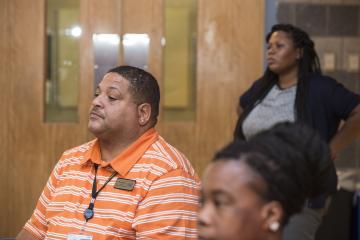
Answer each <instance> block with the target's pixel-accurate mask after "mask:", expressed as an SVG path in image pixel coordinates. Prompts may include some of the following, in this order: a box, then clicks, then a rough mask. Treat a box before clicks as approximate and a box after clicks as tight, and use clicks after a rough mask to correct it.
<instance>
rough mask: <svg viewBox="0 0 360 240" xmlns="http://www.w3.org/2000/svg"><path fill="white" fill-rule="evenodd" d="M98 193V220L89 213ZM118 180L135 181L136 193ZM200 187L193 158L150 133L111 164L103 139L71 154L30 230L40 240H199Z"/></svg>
mask: <svg viewBox="0 0 360 240" xmlns="http://www.w3.org/2000/svg"><path fill="white" fill-rule="evenodd" d="M95 164H98V165H99V168H98V171H97V175H96V180H97V189H99V188H101V186H103V185H104V183H105V182H106V180H108V178H109V176H110V175H111V174H112V172H113V171H114V170H115V171H116V172H117V175H116V176H115V177H114V178H113V179H112V180H111V181H110V182H109V183H108V184H107V185H106V186H105V188H104V189H103V190H102V191H101V192H100V193H99V195H98V196H97V198H96V201H95V206H94V217H93V218H92V219H90V220H89V221H88V222H87V223H85V218H84V216H83V214H84V211H85V209H86V208H88V206H89V203H90V200H91V190H92V185H93V181H94V177H95V170H94V165H95ZM118 178H125V179H131V180H135V181H136V183H135V186H134V188H133V189H132V190H130V191H129V190H122V189H119V188H115V187H114V186H115V183H116V180H117V179H118ZM199 189H200V181H199V178H198V177H197V175H196V173H195V171H194V169H193V167H192V166H191V164H190V162H189V161H188V160H187V158H186V157H185V156H184V155H183V154H182V153H181V152H179V151H178V150H177V149H175V148H174V147H173V146H171V145H170V144H168V143H167V142H165V140H164V139H163V138H162V137H161V136H159V135H158V133H157V132H156V130H155V129H150V130H148V131H147V132H146V133H144V134H143V135H142V136H141V137H140V138H139V139H137V140H136V141H135V142H134V143H132V144H131V145H130V146H129V147H128V148H127V149H126V150H125V151H123V152H122V153H121V154H120V155H119V156H117V157H116V158H115V159H113V160H112V161H110V162H104V161H102V160H101V154H100V148H99V142H98V140H97V139H95V140H93V141H91V142H89V143H86V144H83V145H81V146H79V147H76V148H73V149H70V150H68V151H65V152H64V153H63V155H62V157H61V159H60V160H59V162H58V163H57V164H56V166H55V168H54V170H53V172H52V173H51V175H50V178H49V180H48V182H47V184H46V186H45V188H44V190H43V192H42V194H41V196H40V198H39V200H38V203H37V206H36V209H35V210H34V213H33V215H32V216H31V218H30V220H29V221H28V222H27V223H26V224H25V226H24V229H25V230H26V231H28V232H30V233H31V234H32V235H33V236H35V237H36V238H39V239H67V236H68V234H71V233H78V232H80V231H81V229H83V233H86V235H91V236H93V239H99V240H102V239H196V238H197V231H196V222H197V210H198V202H199V200H198V196H199Z"/></svg>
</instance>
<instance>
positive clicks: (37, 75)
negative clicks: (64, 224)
mask: <svg viewBox="0 0 360 240" xmlns="http://www.w3.org/2000/svg"><path fill="white" fill-rule="evenodd" d="M163 4H164V3H163V1H162V0H152V1H148V0H136V1H134V0H122V1H119V0H103V1H97V0H80V23H81V25H82V28H83V34H82V36H81V39H80V41H81V44H80V79H79V89H81V91H80V92H79V108H78V109H79V110H78V111H79V121H78V122H77V123H51V124H50V123H44V122H43V111H44V109H43V99H44V93H43V92H44V91H43V88H44V86H43V85H44V75H45V74H44V72H45V63H44V61H45V46H44V44H45V0H33V1H27V0H1V1H0V52H1V54H0V87H1V89H2V94H0V104H1V105H0V109H1V112H2V114H0V122H1V123H2V124H1V126H0V146H1V150H2V151H1V155H0V164H1V168H0V189H1V194H0V205H1V206H2V213H1V216H0V237H11V236H15V235H16V233H17V232H18V231H19V230H20V229H21V227H22V226H23V224H24V222H25V221H26V219H28V218H29V216H30V215H31V213H32V211H33V209H34V207H35V203H36V201H37V199H38V197H39V195H40V193H41V190H42V188H43V186H44V184H45V182H46V180H47V178H48V176H49V174H50V171H51V169H52V168H53V166H54V164H55V163H56V161H57V159H58V157H59V156H60V154H61V152H62V151H63V150H64V149H66V148H69V147H71V146H75V145H78V144H80V143H82V142H85V141H87V140H88V139H90V138H91V135H90V134H89V133H88V132H87V129H86V123H87V112H88V107H89V103H90V101H91V98H92V93H93V92H92V91H93V90H92V79H93V76H94V73H93V56H92V34H93V33H118V34H124V33H148V34H149V36H150V38H151V43H150V52H149V70H150V72H152V73H153V74H154V75H155V76H156V77H157V78H158V80H159V83H160V86H161V89H163V83H162V75H163V68H162V66H163V62H162V57H163V50H162V46H161V38H162V36H163V32H162V30H163V25H164V22H163V14H162V6H163ZM263 8H264V1H262V0H256V1H255V0H227V1H217V0H199V1H198V26H197V27H198V36H197V37H198V40H197V74H196V76H197V102H196V109H197V112H196V119H195V120H194V121H191V122H174V121H171V122H167V121H163V120H162V119H160V123H159V125H158V129H159V131H160V132H161V134H162V135H163V136H164V137H165V138H166V139H167V140H168V141H169V142H170V143H172V144H173V145H175V146H176V147H178V148H179V149H181V150H182V151H183V152H184V153H185V154H186V155H187V156H188V157H189V159H191V161H192V163H193V164H194V166H195V167H196V169H197V170H198V172H199V173H201V172H202V170H203V169H204V167H205V165H206V164H207V163H208V162H209V160H210V159H211V156H212V154H213V153H214V150H215V149H218V148H219V147H220V146H222V145H224V144H225V143H226V142H228V141H229V140H230V139H231V135H232V130H233V128H234V125H235V121H236V113H235V108H236V104H237V101H238V96H239V95H240V94H241V93H242V92H243V91H244V90H245V89H246V88H247V87H248V86H249V85H250V84H251V82H252V81H253V80H254V79H255V78H257V77H258V76H259V75H260V74H261V71H262V56H263V55H262V54H263V47H262V46H263V18H264V10H263Z"/></svg>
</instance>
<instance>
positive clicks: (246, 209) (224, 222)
mask: <svg viewBox="0 0 360 240" xmlns="http://www.w3.org/2000/svg"><path fill="white" fill-rule="evenodd" d="M264 189H265V183H264V182H263V180H262V178H260V177H259V176H258V175H256V174H255V173H254V172H253V171H252V170H251V169H250V168H249V167H248V166H247V165H246V164H245V163H243V162H239V161H236V160H227V161H222V160H220V161H217V162H214V163H212V164H210V165H209V166H208V168H207V169H206V170H205V173H204V177H203V189H202V199H201V203H202V204H201V207H200V212H199V223H198V230H199V239H201V240H204V239H212V240H215V239H219V240H220V239H221V240H226V239H229V240H236V239H238V240H250V239H252V240H257V239H266V238H265V237H264V236H265V235H264V234H265V233H266V232H268V231H267V229H265V228H267V227H265V225H266V224H265V219H266V216H263V215H264V211H263V206H264V205H265V204H266V203H265V202H264V200H263V199H262V197H261V196H260V193H261V192H263V191H264Z"/></svg>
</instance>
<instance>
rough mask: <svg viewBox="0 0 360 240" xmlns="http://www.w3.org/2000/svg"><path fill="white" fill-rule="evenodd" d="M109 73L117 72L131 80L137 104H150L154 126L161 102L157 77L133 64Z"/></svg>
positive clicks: (131, 89)
mask: <svg viewBox="0 0 360 240" xmlns="http://www.w3.org/2000/svg"><path fill="white" fill-rule="evenodd" d="M108 73H117V74H119V75H120V76H122V77H123V78H125V79H126V80H128V81H129V83H130V85H129V91H130V93H131V95H132V97H133V98H134V101H135V102H136V104H141V103H149V104H150V106H151V116H150V119H151V120H152V121H153V126H154V125H155V124H156V122H157V117H158V115H159V103H160V89H159V84H158V82H157V80H156V79H155V77H154V76H153V75H151V74H150V73H149V72H147V71H145V70H143V69H140V68H137V67H133V66H118V67H115V68H112V69H110V70H109V71H108Z"/></svg>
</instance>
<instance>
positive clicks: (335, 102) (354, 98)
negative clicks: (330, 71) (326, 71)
mask: <svg viewBox="0 0 360 240" xmlns="http://www.w3.org/2000/svg"><path fill="white" fill-rule="evenodd" d="M331 80H332V81H333V88H332V91H331V93H332V94H331V96H330V101H331V107H332V111H333V112H334V113H335V115H336V116H338V117H339V118H340V119H343V120H346V119H347V118H348V117H349V116H350V113H351V112H352V111H353V109H354V108H355V107H356V106H357V105H358V104H359V103H360V96H359V95H357V94H355V93H353V92H351V91H349V90H348V89H346V88H345V87H344V86H343V85H342V84H341V83H338V82H336V81H335V80H334V79H331Z"/></svg>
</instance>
